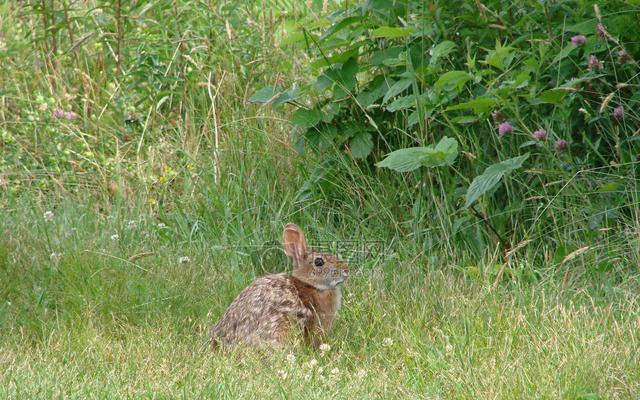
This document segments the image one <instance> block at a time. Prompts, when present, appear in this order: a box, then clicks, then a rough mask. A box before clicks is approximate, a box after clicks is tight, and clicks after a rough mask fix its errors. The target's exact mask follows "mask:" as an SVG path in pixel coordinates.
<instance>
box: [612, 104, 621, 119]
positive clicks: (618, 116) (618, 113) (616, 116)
mask: <svg viewBox="0 0 640 400" xmlns="http://www.w3.org/2000/svg"><path fill="white" fill-rule="evenodd" d="M611 115H612V116H613V118H614V119H615V120H616V121H622V120H623V119H624V107H622V106H618V107H616V108H614V109H613V112H612V113H611Z"/></svg>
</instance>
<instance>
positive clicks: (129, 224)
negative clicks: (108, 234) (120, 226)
mask: <svg viewBox="0 0 640 400" xmlns="http://www.w3.org/2000/svg"><path fill="white" fill-rule="evenodd" d="M137 224H138V223H137V222H136V221H134V220H129V221H127V229H134V228H135V227H136V225H137Z"/></svg>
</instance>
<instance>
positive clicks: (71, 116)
mask: <svg viewBox="0 0 640 400" xmlns="http://www.w3.org/2000/svg"><path fill="white" fill-rule="evenodd" d="M64 117H65V118H66V119H68V120H69V121H73V120H74V119H77V118H78V114H76V113H74V112H73V111H67V112H66V113H64Z"/></svg>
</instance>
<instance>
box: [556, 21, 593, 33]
mask: <svg viewBox="0 0 640 400" xmlns="http://www.w3.org/2000/svg"><path fill="white" fill-rule="evenodd" d="M596 23H597V22H596V20H595V19H593V18H592V19H589V20H587V21H584V22H580V23H579V24H575V25H571V26H568V27H566V28H565V29H564V30H565V31H566V32H574V33H581V34H583V35H585V36H586V35H593V34H594V33H596Z"/></svg>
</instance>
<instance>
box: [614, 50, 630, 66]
mask: <svg viewBox="0 0 640 400" xmlns="http://www.w3.org/2000/svg"><path fill="white" fill-rule="evenodd" d="M630 60H631V57H629V54H627V52H626V51H624V49H623V50H620V51H618V58H617V59H616V63H617V64H622V63H623V62H625V61H630Z"/></svg>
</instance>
